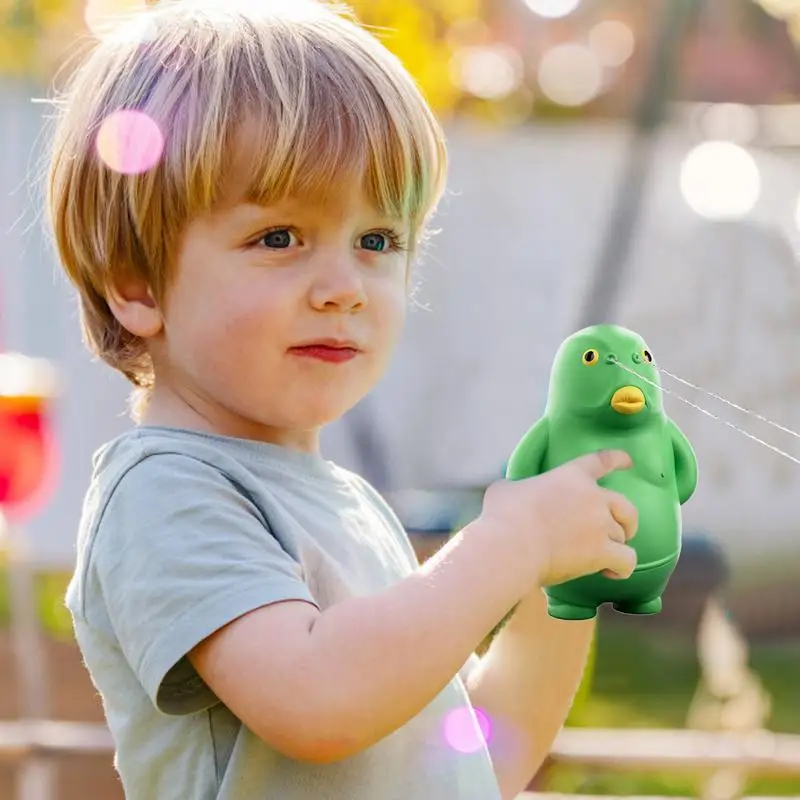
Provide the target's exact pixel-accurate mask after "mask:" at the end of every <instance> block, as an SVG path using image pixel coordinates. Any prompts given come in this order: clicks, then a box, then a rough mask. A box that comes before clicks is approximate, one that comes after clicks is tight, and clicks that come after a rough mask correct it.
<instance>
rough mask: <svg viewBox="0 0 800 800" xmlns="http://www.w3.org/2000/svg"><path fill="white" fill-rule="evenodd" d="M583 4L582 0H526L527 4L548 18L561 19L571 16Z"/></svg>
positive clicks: (535, 11)
mask: <svg viewBox="0 0 800 800" xmlns="http://www.w3.org/2000/svg"><path fill="white" fill-rule="evenodd" d="M580 4H581V0H525V5H526V6H528V8H529V9H530V10H531V11H533V13H534V14H538V15H539V16H540V17H547V18H548V19H559V18H561V17H566V16H569V15H570V14H571V13H572V12H573V11H575V9H576V8H577V7H578V6H579V5H580Z"/></svg>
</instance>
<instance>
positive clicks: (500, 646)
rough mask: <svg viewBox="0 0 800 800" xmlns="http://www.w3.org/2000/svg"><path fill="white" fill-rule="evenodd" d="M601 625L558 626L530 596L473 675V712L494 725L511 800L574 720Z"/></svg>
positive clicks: (493, 742)
mask: <svg viewBox="0 0 800 800" xmlns="http://www.w3.org/2000/svg"><path fill="white" fill-rule="evenodd" d="M594 629H595V623H594V620H589V621H585V622H584V621H580V622H575V621H570V622H564V621H561V620H555V619H552V618H551V617H550V616H549V615H548V614H547V602H546V598H545V596H544V593H543V592H541V591H538V590H537V591H534V592H531V593H530V594H529V595H528V596H527V597H526V598H525V599H524V600H523V601H522V602H521V603H520V604H519V606H518V607H517V609H516V611H515V613H514V614H513V616H512V617H511V618H510V620H509V621H508V622H507V623H506V625H504V626H503V628H502V629H501V630H500V632H499V633H498V635H497V636H496V637H495V638H494V639H493V640H492V644H491V646H490V647H489V650H488V652H487V653H486V654H485V655H484V656H483V658H482V659H481V663H480V664H479V665H478V666H477V667H476V668H475V669H474V670H473V671H472V672H471V673H470V676H469V679H468V681H467V689H468V691H469V694H470V698H471V700H472V703H473V705H474V706H475V707H476V708H480V709H482V710H483V711H484V712H485V713H486V715H487V716H488V717H489V719H490V721H491V736H490V737H489V739H488V745H489V750H490V752H491V755H492V761H493V763H494V769H495V773H496V774H497V779H498V782H499V784H500V788H501V790H502V795H503V797H504V798H513V797H517V796H518V795H519V794H520V792H522V791H524V790H525V788H526V787H527V786H528V785H529V784H530V781H531V780H532V779H533V777H534V776H535V774H536V772H537V771H538V770H539V767H540V766H541V765H542V763H543V761H544V759H545V758H546V756H547V754H548V752H549V751H550V748H551V746H552V744H553V741H554V739H555V738H556V736H557V735H558V732H559V731H560V730H561V728H562V726H563V725H564V722H565V720H566V718H567V714H568V713H569V710H570V707H571V706H572V701H573V699H574V697H575V694H576V692H577V691H578V687H579V685H580V682H581V678H582V676H583V672H584V669H585V666H586V661H587V658H588V655H589V650H590V647H591V642H592V637H593V633H594Z"/></svg>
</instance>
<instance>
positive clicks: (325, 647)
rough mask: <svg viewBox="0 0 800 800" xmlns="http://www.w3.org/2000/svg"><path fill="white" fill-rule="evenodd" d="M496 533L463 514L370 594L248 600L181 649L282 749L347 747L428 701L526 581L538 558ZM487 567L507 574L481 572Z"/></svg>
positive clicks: (361, 744)
mask: <svg viewBox="0 0 800 800" xmlns="http://www.w3.org/2000/svg"><path fill="white" fill-rule="evenodd" d="M493 534H494V531H490V530H487V529H483V528H482V526H481V525H480V523H473V524H472V525H470V526H467V527H466V528H465V529H464V530H462V531H461V532H460V533H459V534H457V535H456V536H454V537H453V539H451V540H450V541H449V542H448V543H447V544H446V545H445V546H444V547H443V548H442V549H441V550H440V551H439V552H438V553H437V554H436V555H435V556H433V557H432V558H431V559H430V560H429V561H427V562H426V563H425V564H424V565H423V566H422V567H421V568H420V570H419V571H418V573H416V574H414V575H412V576H411V577H409V578H406V579H405V580H404V581H402V582H401V583H400V584H397V585H396V586H394V587H392V588H391V589H389V590H387V591H385V592H383V593H381V594H379V595H376V596H371V597H359V598H354V599H351V600H347V601H344V602H342V603H339V604H337V605H334V606H332V607H331V608H329V609H327V610H325V611H324V612H320V611H318V610H317V609H316V608H314V607H313V606H311V605H309V604H307V603H296V602H287V603H281V604H279V605H271V606H268V607H265V608H262V609H258V610H255V611H253V612H251V613H249V614H247V615H245V616H243V617H241V618H239V619H238V620H236V621H235V622H233V623H232V624H230V625H227V626H226V627H224V628H222V629H221V630H219V631H217V632H216V633H214V634H213V635H212V636H210V637H208V638H207V639H206V640H205V641H204V642H202V643H201V644H200V645H199V646H198V647H196V648H195V649H194V650H193V651H192V652H190V654H189V658H190V660H191V662H192V663H193V665H194V666H195V668H196V669H197V671H198V673H199V674H200V675H201V676H202V677H203V679H204V680H205V682H206V683H207V684H208V685H209V686H210V687H211V688H212V689H213V691H214V693H215V694H216V696H217V697H219V699H220V700H221V701H222V702H223V703H225V705H227V706H228V708H230V709H231V711H233V713H234V714H235V715H236V716H237V717H239V718H240V719H241V720H242V722H243V723H244V724H245V725H247V726H248V727H249V728H250V729H251V730H252V731H253V732H254V733H255V734H256V735H258V736H259V737H261V738H262V739H264V740H265V741H266V742H268V743H269V744H270V746H272V747H274V748H275V749H277V750H279V751H280V752H282V753H283V754H284V755H286V756H288V757H291V758H296V759H299V760H307V761H314V762H318V763H325V762H332V761H338V760H341V759H344V758H347V757H349V756H352V755H354V754H356V753H358V752H360V751H361V750H363V749H365V748H367V747H369V746H371V745H373V744H375V743H377V742H378V741H380V740H381V739H383V738H384V737H386V736H387V735H389V734H390V733H392V732H393V731H395V730H396V729H397V728H399V727H400V726H402V725H403V724H405V723H406V722H408V721H409V720H410V719H412V718H413V717H414V716H416V715H417V714H418V713H419V712H420V711H422V710H423V709H424V708H425V707H426V706H427V705H428V704H429V703H430V702H432V701H433V699H434V698H435V697H436V695H437V694H439V693H440V692H441V691H442V690H443V689H444V688H445V687H446V686H447V684H448V683H449V682H450V681H451V680H452V679H453V677H454V676H455V675H456V673H458V671H459V670H460V669H461V668H462V667H463V665H464V663H465V662H466V661H467V659H468V658H469V656H470V654H471V653H472V652H473V651H474V649H475V647H476V645H477V643H478V642H480V641H481V640H482V639H483V637H484V636H485V635H486V632H487V631H489V630H490V629H491V628H492V626H493V625H494V624H495V623H496V622H497V620H498V619H499V618H500V617H502V616H503V615H504V614H505V613H506V612H507V611H508V609H509V608H510V607H511V606H512V605H513V604H514V603H516V602H517V601H518V600H519V599H520V598H521V597H523V596H524V595H525V594H526V593H527V592H529V591H530V587H531V585H533V584H534V583H535V580H536V570H537V569H538V565H536V564H526V563H524V560H521V559H520V558H519V557H518V554H517V553H515V552H512V551H511V549H510V548H509V547H508V546H507V545H506V544H505V542H506V539H507V537H502V536H500V537H498V536H496V535H493ZM504 550H505V552H504ZM487 569H488V570H489V571H490V572H489V573H487ZM494 570H502V571H503V572H504V574H505V576H506V579H505V580H503V581H497V580H491V579H487V575H488V574H491V571H494ZM476 593H477V594H478V595H479V596H480V598H481V602H480V603H476V602H475V597H476ZM465 608H469V609H470V612H469V613H464V609H465ZM443 634H444V635H443ZM265 643H266V644H267V645H269V643H275V646H265ZM387 654H391V657H387ZM420 654H424V661H425V664H426V669H424V670H423V669H420V660H421V655H420ZM401 686H402V689H403V690H402V691H398V687H401ZM343 720H344V721H346V722H343Z"/></svg>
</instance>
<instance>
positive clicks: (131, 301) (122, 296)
mask: <svg viewBox="0 0 800 800" xmlns="http://www.w3.org/2000/svg"><path fill="white" fill-rule="evenodd" d="M106 302H107V303H108V307H109V308H110V309H111V313H112V314H113V315H114V316H115V317H116V318H117V321H118V322H119V324H120V325H122V327H123V328H125V329H126V330H127V331H130V333H132V334H133V335H134V336H138V337H140V338H142V339H151V338H152V337H153V336H157V335H158V334H159V333H161V329H162V328H163V326H164V320H163V319H162V317H161V309H160V308H159V307H158V303H156V301H155V298H154V297H153V292H152V291H151V289H150V287H149V286H148V285H147V284H146V283H145V282H144V281H142V280H138V279H135V278H134V279H123V280H120V281H117V282H116V283H115V284H113V285H109V286H108V287H107V288H106Z"/></svg>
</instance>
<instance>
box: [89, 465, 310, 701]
mask: <svg viewBox="0 0 800 800" xmlns="http://www.w3.org/2000/svg"><path fill="white" fill-rule="evenodd" d="M90 568H91V569H93V570H94V571H95V575H94V577H95V580H96V581H97V583H98V584H99V587H100V590H101V593H102V600H103V603H104V605H105V612H106V614H107V616H108V620H109V622H110V624H111V626H112V628H113V631H114V634H115V637H116V639H117V640H118V643H119V646H120V647H121V649H122V651H123V653H124V655H125V658H126V660H127V661H128V663H129V664H130V666H131V668H132V669H133V671H134V672H135V674H136V676H137V677H138V679H139V681H140V682H141V684H142V686H143V687H144V689H145V691H146V692H147V694H148V696H149V697H150V699H151V700H152V701H153V703H154V704H155V705H156V707H157V708H158V709H159V710H161V711H162V712H164V713H166V714H175V715H180V714H189V713H193V712H196V711H199V710H202V709H204V708H208V707H210V706H212V705H215V704H216V703H217V702H218V700H217V698H216V697H215V695H214V694H213V692H212V691H211V689H210V688H209V687H208V686H207V685H206V684H205V682H204V681H203V680H202V678H201V677H200V676H199V675H198V674H197V672H196V670H195V669H194V668H193V667H192V665H191V663H190V662H189V660H188V658H186V655H187V653H188V652H189V651H190V650H191V649H192V648H193V647H195V645H197V644H199V643H200V642H202V641H203V640H204V639H206V638H207V637H208V636H209V635H211V634H212V633H214V632H215V631H217V630H218V629H220V628H222V627H224V626H225V625H226V624H228V623H229V622H232V621H233V620H235V619H237V618H238V617H241V616H242V615H244V614H246V613H248V612H250V611H252V610H254V609H256V608H260V607H262V606H266V605H269V604H272V603H277V602H282V601H289V600H298V601H305V602H308V603H311V604H313V605H316V603H315V601H314V598H313V596H312V594H311V592H310V590H309V588H308V587H307V586H306V584H305V583H304V582H303V579H302V569H301V567H300V564H299V563H298V562H297V561H296V560H294V559H293V558H292V557H291V556H290V555H289V554H288V553H287V552H286V551H285V550H284V549H283V548H282V547H281V545H280V544H279V542H278V541H277V540H276V538H275V537H274V536H273V535H272V534H271V533H270V530H269V527H268V523H267V521H266V520H265V519H264V518H263V515H262V514H261V512H260V511H259V509H258V508H257V507H256V506H255V505H254V504H253V503H252V502H251V501H250V499H249V498H248V497H247V495H246V494H245V493H244V492H243V491H242V490H241V489H240V488H239V487H238V486H237V485H235V484H234V483H233V481H232V480H230V479H229V478H228V477H227V476H226V475H225V474H223V473H222V472H220V471H219V470H218V469H216V468H215V467H212V466H210V465H208V464H205V463H203V462H202V461H199V460H197V459H194V458H190V457H185V456H181V455H172V454H160V455H155V456H150V457H148V458H146V459H144V460H143V461H140V462H139V463H138V464H137V465H136V466H134V467H133V468H132V469H130V470H129V471H128V472H127V473H126V474H125V476H124V477H123V478H122V479H121V481H120V482H119V484H118V485H117V487H116V488H115V490H114V492H113V494H112V495H111V498H110V500H109V501H108V504H107V506H106V509H105V511H104V513H103V517H102V520H101V522H100V527H99V529H98V531H97V534H96V537H95V541H94V543H93V547H92V557H91V564H90Z"/></svg>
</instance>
